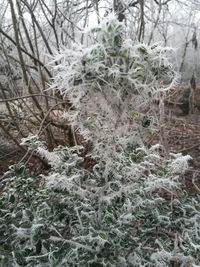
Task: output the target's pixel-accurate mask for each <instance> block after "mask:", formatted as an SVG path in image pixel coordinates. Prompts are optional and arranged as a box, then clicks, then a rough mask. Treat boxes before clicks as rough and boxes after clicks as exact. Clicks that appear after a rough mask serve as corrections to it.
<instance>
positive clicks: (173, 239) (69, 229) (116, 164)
mask: <svg viewBox="0 0 200 267" xmlns="http://www.w3.org/2000/svg"><path fill="white" fill-rule="evenodd" d="M34 138H36V137H34ZM34 138H32V140H35V139H34ZM30 142H32V141H31V138H30ZM25 143H27V140H26V142H25ZM39 143H40V142H39V141H37V144H38V147H37V148H36V147H35V151H37V152H38V153H39V154H40V155H41V156H43V157H46V158H47V159H49V160H50V164H52V162H53V159H54V163H53V164H52V169H51V171H50V173H49V174H48V175H43V176H42V177H41V178H40V179H36V178H34V177H32V176H31V175H30V174H29V173H28V172H27V171H26V170H25V168H24V167H23V166H14V167H12V168H10V170H9V171H8V172H7V173H6V177H7V180H6V181H7V185H6V187H5V190H4V192H3V194H2V195H1V197H0V205H1V207H0V213H1V214H0V215H1V228H0V229H1V230H0V249H1V253H0V264H1V266H5V267H7V266H9V267H11V266H29V267H33V266H34V267H35V266H38V267H41V266H43V267H45V266H78V267H79V266H80V267H81V266H88V267H92V266H102V267H103V266H119V267H123V266H135V267H140V266H149V267H151V266H152V267H156V266H173V264H177V266H185V265H186V263H188V264H189V263H190V264H199V263H200V253H199V249H200V248H199V242H200V237H199V236H200V228H199V223H200V208H199V207H200V205H199V204H200V198H199V196H198V195H197V196H195V197H190V198H188V196H187V194H186V193H185V192H183V191H182V190H181V188H180V183H181V182H182V181H181V176H182V173H183V172H184V171H185V169H184V170H183V169H182V166H186V162H187V161H188V158H187V157H184V156H181V155H171V157H170V158H169V159H165V158H163V157H161V156H160V155H159V147H158V146H154V147H152V148H151V149H146V148H141V147H135V146H131V145H129V146H128V147H127V148H126V150H124V149H123V151H121V152H120V151H119V149H120V148H118V152H119V154H120V155H121V156H120V157H121V160H120V159H119V158H113V160H112V161H111V160H110V162H109V164H108V163H106V162H105V161H104V160H101V161H99V162H98V163H97V164H96V165H95V167H94V171H93V172H89V171H88V170H85V169H84V167H83V166H82V160H81V156H80V155H79V154H78V152H75V149H73V150H71V149H67V148H64V149H61V147H60V148H59V149H56V150H54V151H52V152H49V151H47V150H46V148H45V146H44V144H43V143H42V144H41V145H40V144H39ZM40 146H41V147H42V150H41V149H39V147H40ZM59 151H60V152H59ZM77 151H78V150H77ZM55 155H56V156H55ZM116 155H117V153H115V156H116ZM178 162H179V163H178ZM178 164H179V168H178ZM62 166H63V167H62ZM108 166H109V168H108ZM174 166H176V172H174V170H175V169H174ZM74 176H76V177H74ZM41 183H42V184H41ZM39 184H41V185H40V186H39ZM181 264H182V265H181ZM186 266H187V265H186ZM193 266H195V265H193Z"/></svg>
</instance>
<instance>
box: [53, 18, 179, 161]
mask: <svg viewBox="0 0 200 267" xmlns="http://www.w3.org/2000/svg"><path fill="white" fill-rule="evenodd" d="M89 36H90V38H91V37H93V38H94V40H95V41H94V44H92V45H91V46H89V47H86V48H85V47H82V46H80V45H74V47H73V50H71V49H66V50H64V51H61V52H60V53H59V54H58V55H56V56H55V58H54V61H56V62H57V65H56V67H54V72H55V73H54V80H53V84H52V90H54V89H55V90H60V92H61V93H62V94H63V95H64V96H65V97H66V98H67V100H68V101H69V102H70V103H71V107H70V109H69V110H67V111H66V112H65V113H64V114H63V117H64V118H65V119H66V122H67V123H70V124H71V125H72V127H73V129H75V130H78V132H79V133H81V134H82V135H83V137H85V138H86V139H87V138H89V139H90V140H91V141H92V143H93V146H94V151H93V156H97V157H98V156H99V157H101V156H102V155H104V151H105V150H106V151H110V147H113V146H115V145H116V144H118V143H120V145H122V144H124V145H125V146H126V145H127V143H130V142H135V143H139V144H142V143H143V142H144V141H145V140H146V139H147V138H148V136H149V135H151V133H152V129H153V128H154V127H155V126H156V123H155V120H154V119H153V117H152V106H153V105H152V103H153V99H154V98H155V97H158V94H159V93H160V92H161V93H162V95H164V92H165V91H167V90H168V89H169V88H171V86H172V85H173V84H174V82H175V79H174V77H175V73H174V71H173V66H172V65H171V64H170V62H169V60H168V59H167V51H169V49H168V48H163V47H161V46H160V45H159V44H155V45H153V46H147V45H145V44H133V42H132V41H131V40H129V39H127V38H126V36H125V27H124V26H123V24H122V23H120V22H119V21H118V20H117V19H116V18H115V16H114V15H111V16H108V18H104V20H103V22H102V23H101V24H100V25H98V27H96V28H93V29H91V30H90V31H89ZM164 84H165V86H164ZM149 125H150V127H148V126H149ZM147 128H148V129H147ZM101 146H102V147H104V148H103V149H99V148H100V147H101Z"/></svg>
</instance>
